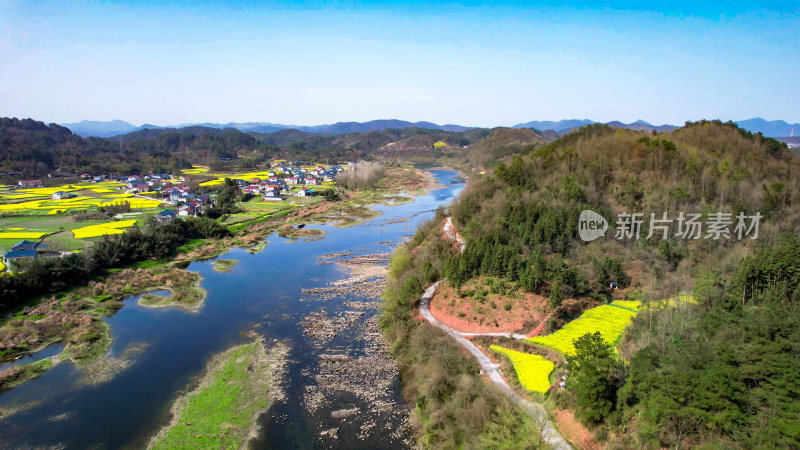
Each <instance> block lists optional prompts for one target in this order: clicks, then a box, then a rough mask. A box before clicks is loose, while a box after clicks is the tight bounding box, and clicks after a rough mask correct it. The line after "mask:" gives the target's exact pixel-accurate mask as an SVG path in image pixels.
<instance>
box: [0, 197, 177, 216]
mask: <svg viewBox="0 0 800 450" xmlns="http://www.w3.org/2000/svg"><path fill="white" fill-rule="evenodd" d="M122 201H125V202H128V203H130V205H131V208H134V209H145V208H158V207H159V206H160V205H161V201H160V200H151V199H143V198H126V199H124V200H121V199H119V198H113V199H99V198H92V197H76V198H70V199H65V200H32V201H27V202H22V203H12V204H5V205H0V212H3V211H14V212H22V211H30V210H37V209H48V210H52V209H77V208H90V207H95V206H97V207H100V206H110V205H118V204H120V202H122Z"/></svg>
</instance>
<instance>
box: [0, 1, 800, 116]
mask: <svg viewBox="0 0 800 450" xmlns="http://www.w3.org/2000/svg"><path fill="white" fill-rule="evenodd" d="M756 3H757V2H747V3H745V2H738V1H732V2H714V3H712V2H704V1H702V0H700V1H692V2H689V1H661V0H659V1H646V2H642V1H638V2H633V1H621V2H612V3H607V4H606V5H607V6H603V7H600V6H598V4H597V3H595V2H570V3H548V2H537V3H531V2H459V3H446V4H435V5H434V4H425V3H418V4H417V3H399V2H366V1H365V2H300V1H296V2H91V3H78V2H16V1H10V0H0V55H2V57H0V81H2V82H0V115H2V116H16V117H33V118H35V119H38V120H44V121H47V122H51V121H52V122H62V123H63V122H72V121H78V120H82V119H90V120H111V119H122V120H127V121H129V122H131V123H134V124H136V125H139V124H142V123H153V124H157V125H168V124H179V123H186V122H206V121H208V122H229V121H234V122H243V121H264V122H274V123H286V124H298V125H314V124H322V123H333V122H337V121H366V120H371V119H379V118H383V119H388V118H397V119H404V120H412V121H417V120H428V121H432V122H437V123H458V124H462V125H471V126H501V125H513V124H516V123H520V122H527V121H530V120H558V119H564V118H589V119H592V120H597V121H610V120H622V121H625V122H630V121H634V120H636V119H644V120H647V121H649V122H652V123H657V124H661V123H672V124H681V123H683V122H684V121H686V120H696V119H701V118H719V119H723V120H729V119H733V120H739V119H745V118H750V117H755V116H760V117H764V118H767V119H784V120H787V121H790V122H800V108H799V107H798V104H799V103H800V102H798V100H800V89H799V88H798V86H800V83H798V80H800V3H798V2H796V1H795V2H767V3H763V4H756Z"/></svg>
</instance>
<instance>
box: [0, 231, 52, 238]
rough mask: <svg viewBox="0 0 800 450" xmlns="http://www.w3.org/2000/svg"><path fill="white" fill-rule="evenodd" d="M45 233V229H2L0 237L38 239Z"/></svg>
mask: <svg viewBox="0 0 800 450" xmlns="http://www.w3.org/2000/svg"><path fill="white" fill-rule="evenodd" d="M45 234H47V231H2V232H0V239H39V238H41V237H42V236H44V235H45Z"/></svg>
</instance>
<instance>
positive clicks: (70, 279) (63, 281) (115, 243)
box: [0, 217, 229, 310]
mask: <svg viewBox="0 0 800 450" xmlns="http://www.w3.org/2000/svg"><path fill="white" fill-rule="evenodd" d="M228 234H229V231H228V229H227V228H225V227H224V226H223V225H221V224H220V223H219V222H216V221H214V220H212V219H209V218H193V217H190V218H186V219H185V220H173V221H171V222H169V223H166V224H158V223H156V222H155V221H151V222H149V223H148V224H147V225H146V226H145V227H143V228H138V227H137V228H132V229H130V230H129V231H128V232H126V233H125V234H120V235H114V236H107V237H105V238H104V239H103V240H102V241H100V242H98V243H96V244H95V245H94V246H93V247H91V248H90V249H88V250H86V251H84V252H82V253H73V254H69V255H67V256H63V257H58V258H37V259H31V260H27V261H23V262H21V263H20V264H21V265H20V267H19V271H18V272H17V273H15V274H14V276H10V277H9V276H6V277H0V299H2V300H0V310H8V309H10V308H13V307H15V306H18V305H20V304H22V303H24V302H25V301H27V300H29V299H30V298H31V297H35V296H38V295H43V294H47V293H50V292H57V291H61V290H64V289H66V288H68V287H69V286H74V285H77V284H80V283H84V282H85V281H86V280H88V279H90V278H92V277H94V276H96V275H98V274H99V273H102V271H103V270H104V269H108V268H113V267H119V266H123V265H127V264H131V263H134V262H138V261H144V260H148V259H152V260H158V259H164V258H168V257H171V256H174V255H175V254H176V252H177V249H178V247H180V246H181V245H183V244H184V243H186V241H187V240H188V239H196V238H220V237H224V236H227V235H228Z"/></svg>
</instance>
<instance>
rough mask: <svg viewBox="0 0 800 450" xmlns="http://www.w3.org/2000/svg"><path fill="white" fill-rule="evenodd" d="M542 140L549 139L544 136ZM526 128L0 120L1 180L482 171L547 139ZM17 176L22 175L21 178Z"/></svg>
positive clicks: (548, 136)
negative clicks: (86, 131)
mask: <svg viewBox="0 0 800 450" xmlns="http://www.w3.org/2000/svg"><path fill="white" fill-rule="evenodd" d="M544 136H547V137H544ZM553 138H554V135H552V133H550V134H546V135H543V134H541V133H539V132H537V131H535V130H531V129H509V128H497V129H493V130H488V129H483V128H473V129H467V130H463V131H446V130H441V129H427V128H400V129H381V130H374V131H367V132H352V133H344V134H319V133H311V132H306V131H299V130H294V129H286V130H279V131H275V132H271V133H258V132H254V131H251V132H247V133H245V132H242V131H239V130H237V129H234V128H211V127H203V126H192V127H185V128H179V129H175V128H158V129H149V128H145V129H141V130H137V131H134V132H131V133H128V134H124V135H121V136H114V137H110V138H106V139H103V138H96V137H90V138H85V139H84V138H82V137H80V136H78V135H76V134H73V133H72V132H71V131H70V130H69V129H67V128H64V127H62V126H60V125H56V124H50V125H46V124H45V123H42V122H38V121H35V120H32V119H22V120H20V119H16V118H0V179H2V177H3V175H4V174H7V173H12V174H13V175H12V176H9V177H8V178H6V179H5V180H3V181H4V182H5V183H7V184H10V183H12V182H16V181H17V180H18V179H19V178H20V177H25V178H34V177H37V178H41V177H45V176H47V175H48V174H54V175H62V176H64V175H77V174H81V173H90V174H108V173H111V172H118V173H121V174H133V173H168V174H173V175H177V174H178V173H179V170H180V169H183V168H188V167H191V165H192V164H204V165H210V166H211V167H212V169H214V170H234V169H250V168H255V167H257V166H263V165H264V164H268V163H270V162H272V161H274V160H275V159H288V160H291V161H297V160H301V161H309V162H320V163H324V162H341V161H356V160H362V159H375V160H383V161H399V162H417V163H427V164H437V165H450V166H454V167H460V168H462V169H467V170H471V169H477V170H482V169H483V166H484V165H485V164H486V163H487V162H488V161H489V160H492V161H496V160H497V159H498V158H499V157H501V156H504V155H508V154H511V153H514V152H518V151H520V149H521V148H522V147H523V146H525V145H530V144H541V143H544V142H547V141H549V140H552V139H553ZM19 173H21V175H19Z"/></svg>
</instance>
